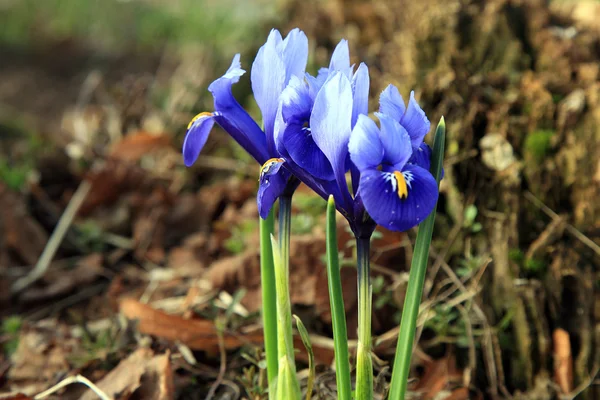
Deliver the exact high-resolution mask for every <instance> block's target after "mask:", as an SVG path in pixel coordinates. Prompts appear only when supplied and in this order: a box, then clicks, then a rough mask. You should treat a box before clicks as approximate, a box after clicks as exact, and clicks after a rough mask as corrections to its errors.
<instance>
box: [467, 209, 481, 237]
mask: <svg viewBox="0 0 600 400" xmlns="http://www.w3.org/2000/svg"><path fill="white" fill-rule="evenodd" d="M477 213H478V211H477V207H476V206H475V205H474V204H470V205H468V206H467V207H465V216H464V220H463V227H464V228H466V229H469V230H470V231H471V232H472V233H477V232H479V231H481V228H482V226H481V223H480V222H475V218H477Z"/></svg>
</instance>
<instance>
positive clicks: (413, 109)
mask: <svg viewBox="0 0 600 400" xmlns="http://www.w3.org/2000/svg"><path fill="white" fill-rule="evenodd" d="M400 123H401V124H402V126H403V127H405V128H406V131H407V132H408V134H409V135H410V140H411V141H412V145H413V147H415V148H417V147H419V146H420V145H421V143H423V138H424V137H425V135H427V132H429V127H430V123H429V120H428V119H427V116H426V115H425V111H423V110H422V109H421V107H419V104H418V103H417V101H416V100H415V92H414V91H412V92H410V100H409V101H408V108H407V109H406V113H405V114H404V116H403V117H402V119H401V120H400Z"/></svg>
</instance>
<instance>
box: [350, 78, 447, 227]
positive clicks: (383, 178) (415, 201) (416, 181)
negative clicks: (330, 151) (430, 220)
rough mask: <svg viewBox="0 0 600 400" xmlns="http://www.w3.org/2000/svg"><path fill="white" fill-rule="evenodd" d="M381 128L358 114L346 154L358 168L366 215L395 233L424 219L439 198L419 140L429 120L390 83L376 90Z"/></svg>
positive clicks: (426, 150) (428, 155)
mask: <svg viewBox="0 0 600 400" xmlns="http://www.w3.org/2000/svg"><path fill="white" fill-rule="evenodd" d="M379 102H380V107H379V111H380V112H379V113H376V116H377V117H378V118H379V122H380V125H381V127H380V128H379V127H377V125H376V124H375V122H374V121H373V120H372V119H370V118H368V117H367V116H366V115H360V116H359V118H358V121H357V123H356V126H355V127H354V130H353V131H352V134H351V136H350V141H349V145H348V148H349V151H350V158H351V159H352V162H353V163H354V165H356V167H357V168H358V170H359V171H360V183H359V191H358V196H360V198H361V199H362V202H363V204H364V207H365V209H366V211H367V212H368V214H369V216H370V217H371V218H372V219H373V220H375V222H377V224H379V225H381V226H384V227H385V228H388V229H390V230H394V231H405V230H408V229H410V228H412V227H413V226H415V225H417V224H419V223H421V222H423V220H424V219H425V218H426V217H427V216H428V215H429V214H430V213H431V211H432V210H433V208H434V207H435V204H436V202H437V198H438V185H437V182H436V180H435V178H434V177H433V175H432V174H431V173H430V172H429V168H430V164H431V149H430V148H429V146H427V144H425V143H424V142H423V138H424V137H425V135H426V134H427V133H428V132H429V128H430V123H429V120H428V119H427V117H426V116H425V113H424V112H423V110H422V109H421V108H420V107H419V105H418V104H417V102H416V100H415V98H414V93H413V92H411V94H410V100H409V102H408V107H406V106H405V104H404V101H403V99H402V96H400V94H399V93H398V89H396V88H395V87H394V86H392V85H390V86H388V87H387V88H386V89H385V90H384V91H383V92H382V94H381V96H380V99H379Z"/></svg>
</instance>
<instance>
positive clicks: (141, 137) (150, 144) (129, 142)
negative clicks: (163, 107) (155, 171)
mask: <svg viewBox="0 0 600 400" xmlns="http://www.w3.org/2000/svg"><path fill="white" fill-rule="evenodd" d="M170 143H171V138H170V137H169V136H168V135H164V134H163V135H156V134H151V133H148V132H144V131H138V132H135V133H131V134H129V135H127V136H125V137H124V138H123V140H121V141H120V142H118V143H116V144H115V145H113V147H112V148H111V150H110V154H109V157H110V158H112V159H115V160H121V161H128V162H132V163H134V162H137V161H139V160H140V159H141V158H142V157H143V156H145V155H147V154H149V153H152V152H155V151H157V150H162V149H165V148H168V147H170Z"/></svg>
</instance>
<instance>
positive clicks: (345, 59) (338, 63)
mask: <svg viewBox="0 0 600 400" xmlns="http://www.w3.org/2000/svg"><path fill="white" fill-rule="evenodd" d="M349 69H350V49H349V48H348V41H347V40H346V39H342V40H340V42H339V43H338V45H337V46H335V50H333V54H332V55H331V61H330V62H329V71H330V73H332V72H334V71H342V72H344V74H347V73H348V71H349ZM346 76H347V77H348V78H350V76H348V75H346Z"/></svg>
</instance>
